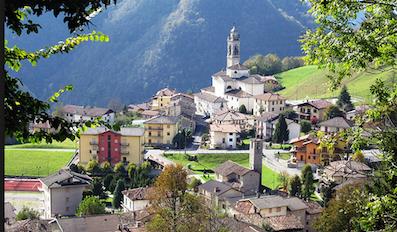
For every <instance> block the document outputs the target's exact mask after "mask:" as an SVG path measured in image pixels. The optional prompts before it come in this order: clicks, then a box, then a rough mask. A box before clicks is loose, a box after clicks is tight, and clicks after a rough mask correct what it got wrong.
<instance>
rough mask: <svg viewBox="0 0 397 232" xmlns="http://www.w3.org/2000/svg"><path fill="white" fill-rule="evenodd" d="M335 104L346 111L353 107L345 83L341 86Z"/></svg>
mask: <svg viewBox="0 0 397 232" xmlns="http://www.w3.org/2000/svg"><path fill="white" fill-rule="evenodd" d="M336 105H337V106H338V107H339V108H341V109H343V110H344V111H345V112H348V111H350V110H352V109H354V106H353V103H352V101H351V97H350V94H349V92H348V91H347V88H346V85H344V86H343V87H342V90H341V92H340V94H339V97H338V101H337V102H336Z"/></svg>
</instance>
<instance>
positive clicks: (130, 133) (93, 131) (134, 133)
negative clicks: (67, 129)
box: [83, 127, 145, 136]
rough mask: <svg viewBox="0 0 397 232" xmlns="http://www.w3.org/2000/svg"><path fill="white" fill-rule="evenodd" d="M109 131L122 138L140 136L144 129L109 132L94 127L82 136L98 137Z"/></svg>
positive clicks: (133, 128) (126, 128)
mask: <svg viewBox="0 0 397 232" xmlns="http://www.w3.org/2000/svg"><path fill="white" fill-rule="evenodd" d="M107 131H111V132H113V133H118V134H121V135H123V136H142V135H143V134H144V132H145V130H144V128H141V127H122V128H120V131H114V130H109V129H108V128H106V127H95V128H91V127H90V128H88V129H87V130H86V131H84V132H83V134H84V135H98V134H102V133H104V132H107Z"/></svg>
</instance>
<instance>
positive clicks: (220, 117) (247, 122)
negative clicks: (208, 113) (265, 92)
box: [211, 109, 255, 129]
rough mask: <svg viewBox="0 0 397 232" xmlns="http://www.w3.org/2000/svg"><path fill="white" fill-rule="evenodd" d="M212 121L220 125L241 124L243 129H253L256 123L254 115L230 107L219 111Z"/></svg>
mask: <svg viewBox="0 0 397 232" xmlns="http://www.w3.org/2000/svg"><path fill="white" fill-rule="evenodd" d="M211 121H212V123H214V124H218V125H221V124H224V125H239V126H240V127H241V128H242V129H251V128H253V126H254V124H255V123H254V122H255V118H254V117H253V116H252V115H247V114H242V113H240V112H238V111H234V110H228V109H225V110H220V111H218V112H217V113H216V114H214V116H213V117H212V118H211Z"/></svg>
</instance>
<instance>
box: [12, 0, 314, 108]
mask: <svg viewBox="0 0 397 232" xmlns="http://www.w3.org/2000/svg"><path fill="white" fill-rule="evenodd" d="M306 11H307V7H306V6H304V5H301V3H300V1H299V0H293V1H292V0H235V1H230V0H217V1H212V0H179V1H178V0H169V1H157V0H123V1H120V2H118V4H117V5H116V6H113V7H110V8H109V9H107V10H106V11H104V12H102V13H100V14H99V15H98V16H96V17H95V18H94V19H93V24H94V25H95V26H94V27H92V28H90V30H92V29H94V30H97V31H101V32H103V33H105V34H107V35H109V37H110V42H109V43H104V44H97V43H90V44H84V45H82V46H80V47H79V48H77V49H76V50H75V51H73V52H72V53H70V54H67V55H61V56H55V57H52V58H51V59H49V60H44V61H40V62H39V64H38V66H37V67H34V68H32V67H24V68H23V69H22V70H21V73H20V74H19V76H21V77H22V80H23V81H24V83H25V85H26V86H27V88H28V89H30V90H31V91H32V92H33V93H34V94H35V95H36V96H38V97H40V98H43V99H45V98H47V97H48V96H50V95H51V94H52V93H53V92H54V91H56V90H58V89H59V88H60V87H62V86H64V85H66V84H72V85H74V90H73V91H72V92H70V93H66V94H64V96H63V97H62V100H63V101H64V102H65V103H78V104H91V105H94V104H95V105H103V106H105V105H106V104H107V103H108V102H109V100H112V99H113V100H119V101H121V102H122V103H126V104H127V103H134V102H139V101H143V100H146V99H147V98H148V97H150V96H151V95H152V94H153V93H154V92H155V91H156V90H157V89H159V88H163V87H165V86H169V87H173V88H177V89H178V90H180V91H186V90H192V91H197V90H198V89H200V88H202V87H205V86H208V85H209V84H210V82H211V78H210V76H211V74H213V73H215V72H217V71H219V70H220V69H222V68H223V67H224V66H225V62H226V57H225V56H226V36H227V34H228V31H229V29H230V28H231V26H232V24H233V23H235V24H236V26H237V27H238V29H239V31H240V34H241V53H242V62H243V61H244V60H245V59H247V58H248V57H249V56H252V55H254V54H257V53H260V54H267V53H270V52H272V53H276V54H277V55H279V56H280V57H283V56H294V55H300V54H301V50H300V47H299V43H298V42H297V39H298V38H299V36H300V35H301V34H302V33H303V32H304V31H305V29H306V28H307V27H312V19H311V18H310V17H308V16H307V14H306ZM40 22H41V23H42V24H43V27H44V29H43V30H42V31H41V32H40V33H39V34H38V35H34V36H28V39H26V37H24V38H18V37H15V36H13V35H11V34H9V33H7V34H6V37H7V39H8V40H10V44H11V45H12V44H18V45H20V46H21V47H23V48H26V49H28V50H33V49H38V48H41V47H43V46H45V45H50V44H55V43H57V42H58V41H59V40H63V39H64V38H66V37H67V36H68V34H67V31H66V29H65V28H64V26H63V25H62V21H61V20H58V19H57V20H54V19H53V18H52V17H51V16H49V15H45V16H43V17H40ZM87 31H88V30H87Z"/></svg>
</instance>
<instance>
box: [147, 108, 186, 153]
mask: <svg viewBox="0 0 397 232" xmlns="http://www.w3.org/2000/svg"><path fill="white" fill-rule="evenodd" d="M143 125H144V129H145V145H147V146H155V147H163V146H168V147H170V146H172V140H173V139H174V137H175V135H176V134H177V133H178V131H179V129H180V118H179V117H177V116H164V115H159V116H156V117H153V118H151V119H148V120H147V121H145V122H144V123H143Z"/></svg>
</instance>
